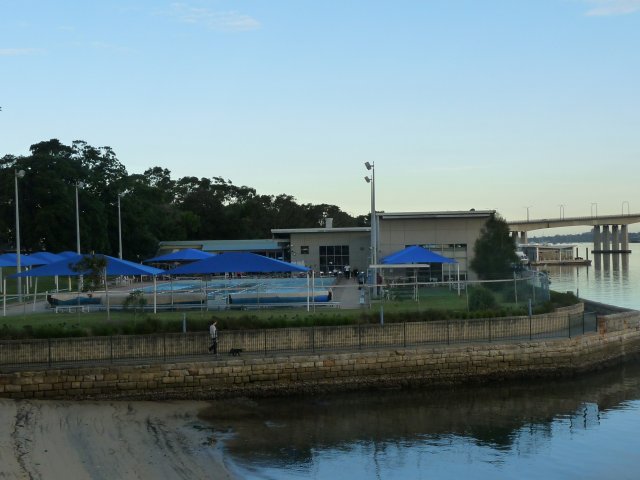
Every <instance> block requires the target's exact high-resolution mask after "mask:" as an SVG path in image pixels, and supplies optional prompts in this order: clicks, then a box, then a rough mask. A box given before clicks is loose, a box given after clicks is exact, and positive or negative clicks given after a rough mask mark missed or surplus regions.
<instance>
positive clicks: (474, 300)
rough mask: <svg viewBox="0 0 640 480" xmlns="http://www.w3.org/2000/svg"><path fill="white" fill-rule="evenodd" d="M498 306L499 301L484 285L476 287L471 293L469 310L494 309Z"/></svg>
mask: <svg viewBox="0 0 640 480" xmlns="http://www.w3.org/2000/svg"><path fill="white" fill-rule="evenodd" d="M497 308H498V302H497V300H496V297H495V296H494V295H493V293H492V292H491V291H490V290H489V289H487V288H484V287H475V288H473V290H471V291H470V293H469V310H471V311H480V310H494V309H497Z"/></svg>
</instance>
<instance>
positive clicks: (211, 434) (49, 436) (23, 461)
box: [0, 399, 234, 480]
mask: <svg viewBox="0 0 640 480" xmlns="http://www.w3.org/2000/svg"><path fill="white" fill-rule="evenodd" d="M208 405H209V404H207V403H206V402H178V401H176V402H106V401H105V402H98V401H95V402H92V401H86V402H63V401H35V400H22V401H13V400H7V399H0V479H25V478H30V479H65V480H66V479H71V478H72V479H74V480H81V479H105V480H106V479H114V478H127V479H160V478H162V479H190V480H193V479H201V478H202V479H204V478H211V479H223V480H230V479H233V478H234V477H233V476H232V475H231V474H230V472H229V471H228V470H227V468H226V467H225V464H224V461H223V457H222V451H221V447H220V446H219V445H218V441H219V440H220V439H221V438H222V436H223V435H224V434H222V433H220V432H216V431H215V429H214V428H212V427H211V425H208V424H205V423H204V422H203V421H201V420H200V419H199V418H198V413H199V412H200V411H201V410H202V409H204V408H206V407H207V406H208Z"/></svg>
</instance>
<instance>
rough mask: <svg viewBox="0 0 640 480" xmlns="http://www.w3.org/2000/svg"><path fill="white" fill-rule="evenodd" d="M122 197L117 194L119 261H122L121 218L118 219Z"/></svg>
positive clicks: (121, 194)
mask: <svg viewBox="0 0 640 480" xmlns="http://www.w3.org/2000/svg"><path fill="white" fill-rule="evenodd" d="M123 195H124V193H119V194H118V245H119V250H118V256H119V258H120V260H122V218H121V217H120V199H121V198H122V196H123Z"/></svg>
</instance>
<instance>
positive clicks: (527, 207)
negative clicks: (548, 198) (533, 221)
mask: <svg viewBox="0 0 640 480" xmlns="http://www.w3.org/2000/svg"><path fill="white" fill-rule="evenodd" d="M524 208H526V209H527V222H528V221H529V209H530V208H531V205H527V206H526V207H524Z"/></svg>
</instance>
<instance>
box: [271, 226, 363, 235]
mask: <svg viewBox="0 0 640 480" xmlns="http://www.w3.org/2000/svg"><path fill="white" fill-rule="evenodd" d="M370 231H371V227H339V228H324V227H320V228H272V229H271V233H272V234H274V235H278V234H287V233H359V232H362V233H365V232H366V233H368V232H370Z"/></svg>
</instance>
